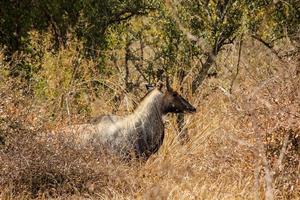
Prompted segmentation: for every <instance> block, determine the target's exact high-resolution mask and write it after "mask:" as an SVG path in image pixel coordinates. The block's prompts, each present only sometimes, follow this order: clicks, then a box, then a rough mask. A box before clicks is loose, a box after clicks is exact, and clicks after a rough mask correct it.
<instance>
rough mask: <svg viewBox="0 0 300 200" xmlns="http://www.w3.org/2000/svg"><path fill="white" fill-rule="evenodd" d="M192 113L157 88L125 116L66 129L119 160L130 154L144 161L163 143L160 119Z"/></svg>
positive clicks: (173, 95)
mask: <svg viewBox="0 0 300 200" xmlns="http://www.w3.org/2000/svg"><path fill="white" fill-rule="evenodd" d="M195 111H196V109H195V108H194V107H193V106H192V105H191V104H189V103H188V102H187V101H186V100H185V99H183V98H182V97H181V96H180V95H179V94H178V93H177V92H175V91H173V90H172V89H171V88H169V87H168V89H167V90H166V91H163V90H162V86H159V87H157V88H155V89H153V90H152V91H150V92H149V93H148V94H147V95H146V96H145V97H144V98H143V99H142V101H141V103H140V104H139V105H138V107H137V108H136V109H135V110H134V112H133V113H132V114H130V115H128V116H123V117H121V116H116V115H103V116H100V117H98V118H97V119H96V120H94V122H93V123H91V124H82V125H76V126H72V127H69V129H72V130H74V131H75V132H77V133H79V141H80V143H81V144H83V145H87V144H92V145H104V146H105V147H107V148H108V149H109V150H111V151H113V152H115V153H117V154H120V155H121V156H125V157H127V156H130V155H132V153H134V155H135V156H136V157H138V158H144V159H148V158H149V157H150V156H151V155H152V154H154V153H155V152H157V151H158V149H159V148H160V146H161V145H162V143H163V139H164V123H163V119H162V117H163V115H165V114H167V113H183V112H190V113H191V112H195Z"/></svg>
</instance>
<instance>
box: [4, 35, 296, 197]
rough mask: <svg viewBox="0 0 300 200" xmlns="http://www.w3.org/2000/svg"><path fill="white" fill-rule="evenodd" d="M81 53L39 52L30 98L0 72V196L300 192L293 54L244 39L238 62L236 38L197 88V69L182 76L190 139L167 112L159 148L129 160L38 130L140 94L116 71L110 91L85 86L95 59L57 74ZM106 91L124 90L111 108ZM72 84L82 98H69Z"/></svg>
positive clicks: (122, 106) (128, 106) (127, 106)
mask: <svg viewBox="0 0 300 200" xmlns="http://www.w3.org/2000/svg"><path fill="white" fill-rule="evenodd" d="M33 45H40V46H39V48H42V45H43V44H39V43H37V44H33ZM284 45H285V46H284V47H285V48H287V49H288V45H287V44H284ZM44 48H46V47H44ZM278 48H280V45H278ZM18 56H22V55H18ZM78 57H79V56H78V54H77V52H76V50H75V48H74V47H72V46H71V45H70V46H67V47H66V48H64V49H61V50H60V51H59V53H58V54H52V53H51V52H49V53H48V54H45V55H44V57H43V60H42V61H41V63H40V64H41V65H40V66H42V67H44V66H47V68H46V67H45V68H44V70H42V71H41V72H39V74H38V75H39V77H47V78H48V82H47V83H44V82H39V79H38V78H39V77H36V85H34V86H32V87H33V88H34V89H35V91H36V95H35V98H33V97H32V96H31V95H28V91H27V88H26V87H23V86H24V82H23V80H22V79H17V78H16V79H11V78H7V77H6V76H5V73H6V71H5V66H3V69H1V74H0V97H1V101H0V163H1V165H0V199H3V200H8V199H31V198H37V199H205V200H207V199H218V200H225V199H266V198H267V199H285V200H291V199H300V176H299V174H300V164H299V159H300V89H299V86H300V65H299V57H296V56H294V57H293V56H290V57H288V59H285V58H284V57H283V58H281V59H280V58H278V56H276V55H275V54H273V53H272V52H271V51H270V50H269V49H267V48H266V47H264V46H263V45H261V44H259V43H257V42H255V41H253V40H251V39H248V40H247V41H246V42H245V44H244V47H243V49H242V56H241V58H240V62H239V65H238V66H237V60H238V45H231V46H230V47H228V48H227V49H226V50H224V51H223V52H222V53H221V54H220V56H218V60H217V62H216V65H215V66H214V67H215V68H216V70H217V71H218V73H217V75H216V76H212V77H208V78H207V79H206V81H205V82H204V84H202V85H201V87H200V88H199V89H198V91H197V92H196V94H194V95H192V94H191V89H190V87H191V80H190V78H191V77H192V76H193V74H194V73H196V72H194V71H193V70H192V71H191V74H190V75H189V76H188V77H187V78H186V80H185V81H184V83H183V94H182V95H183V96H184V97H186V98H187V99H188V100H189V102H191V103H192V104H193V105H194V106H195V107H196V108H197V113H196V114H193V115H186V116H185V119H186V126H185V128H186V130H187V133H188V136H189V137H188V140H186V141H184V142H180V138H179V136H178V135H179V131H178V128H177V124H176V117H175V115H169V116H167V117H166V122H165V124H166V137H165V140H164V142H163V145H162V147H161V148H160V150H159V151H158V153H157V154H155V155H153V156H151V157H150V159H149V160H147V161H146V162H141V161H139V160H133V161H130V162H128V163H127V162H126V163H124V162H122V161H120V160H119V159H118V158H115V157H110V156H108V155H106V154H105V153H99V152H97V151H95V150H94V149H92V148H88V147H86V148H84V149H78V148H77V149H76V148H74V146H72V144H71V143H70V144H69V143H65V142H62V141H61V140H59V139H53V140H46V141H45V140H40V139H39V137H38V136H39V135H40V134H42V133H44V132H47V131H49V130H59V129H60V128H62V127H64V126H67V125H69V124H76V123H81V122H82V121H84V122H85V121H88V120H89V119H90V118H92V117H95V116H97V115H100V114H103V113H111V112H116V113H117V114H120V115H126V114H128V113H130V112H131V111H132V109H133V108H134V106H135V105H136V103H138V101H139V99H140V98H141V97H143V96H144V95H145V94H146V91H145V90H144V88H142V86H140V87H139V88H137V89H136V90H134V91H133V92H132V93H128V94H125V93H124V92H122V90H121V89H120V88H122V84H123V83H122V82H121V79H120V78H119V76H118V74H117V73H112V74H110V75H106V77H105V76H104V77H105V78H103V79H102V80H103V84H105V85H106V87H107V88H108V89H104V90H99V91H93V90H90V89H89V88H90V87H89V84H92V83H89V82H87V80H93V79H94V78H95V77H93V76H94V75H93V74H94V73H93V71H92V70H91V69H92V67H90V66H93V65H94V64H93V62H92V61H89V60H87V59H86V60H84V59H82V60H80V63H79V64H80V65H79V66H80V67H78V69H77V70H78V71H79V72H80V74H81V75H82V77H81V78H80V77H79V78H78V77H77V79H76V80H77V81H75V82H72V81H70V80H72V77H68V76H67V75H65V73H64V72H67V71H68V70H70V66H71V64H72V63H73V62H74V61H76V59H77V58H78ZM28 59H34V58H28ZM1 60H3V55H2V58H1ZM15 60H18V59H17V58H15ZM77 61H78V60H77ZM0 62H1V61H0ZM1 63H2V64H3V62H1ZM111 65H112V66H113V63H112V64H111ZM104 73H105V72H104ZM53 74H55V76H53ZM78 80H79V81H78ZM172 83H173V87H174V88H179V85H178V83H177V80H176V79H174V80H172ZM46 84H47V90H45V89H44V87H43V86H44V85H46ZM83 86H84V87H83ZM101 87H102V86H101ZM111 90H112V91H115V92H118V93H119V94H121V97H120V101H119V104H118V105H116V104H115V101H114V100H113V99H112V98H113V97H112V94H113V92H111ZM75 91H80V92H81V94H83V95H82V96H80V98H76V99H75V95H73V94H74V93H75ZM44 93H47V94H46V95H47V96H48V98H47V99H43V98H42V96H43V95H44ZM39 96H41V98H37V97H39ZM66 96H67V97H66ZM53 113H55V114H53Z"/></svg>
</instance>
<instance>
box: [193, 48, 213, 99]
mask: <svg viewBox="0 0 300 200" xmlns="http://www.w3.org/2000/svg"><path fill="white" fill-rule="evenodd" d="M217 53H218V52H217V51H215V50H212V51H211V52H210V53H209V54H208V57H207V59H206V61H205V63H204V64H203V65H202V68H201V70H200V71H199V73H198V74H197V75H196V77H195V79H194V80H193V81H192V93H193V94H195V92H196V90H197V89H198V87H199V86H200V85H201V84H202V83H203V81H204V80H205V78H206V76H207V73H208V71H209V69H210V68H211V66H212V65H213V64H214V62H215V57H216V55H217Z"/></svg>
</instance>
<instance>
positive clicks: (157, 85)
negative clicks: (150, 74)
mask: <svg viewBox="0 0 300 200" xmlns="http://www.w3.org/2000/svg"><path fill="white" fill-rule="evenodd" d="M156 87H157V88H158V89H159V90H160V91H162V89H163V87H164V83H163V82H162V81H159V82H157V84H156Z"/></svg>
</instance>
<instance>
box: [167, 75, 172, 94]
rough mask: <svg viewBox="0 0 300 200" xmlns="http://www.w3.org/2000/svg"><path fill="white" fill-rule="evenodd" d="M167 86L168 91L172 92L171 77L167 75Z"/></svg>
mask: <svg viewBox="0 0 300 200" xmlns="http://www.w3.org/2000/svg"><path fill="white" fill-rule="evenodd" d="M166 86H167V90H168V91H171V87H170V82H169V76H168V75H166Z"/></svg>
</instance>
